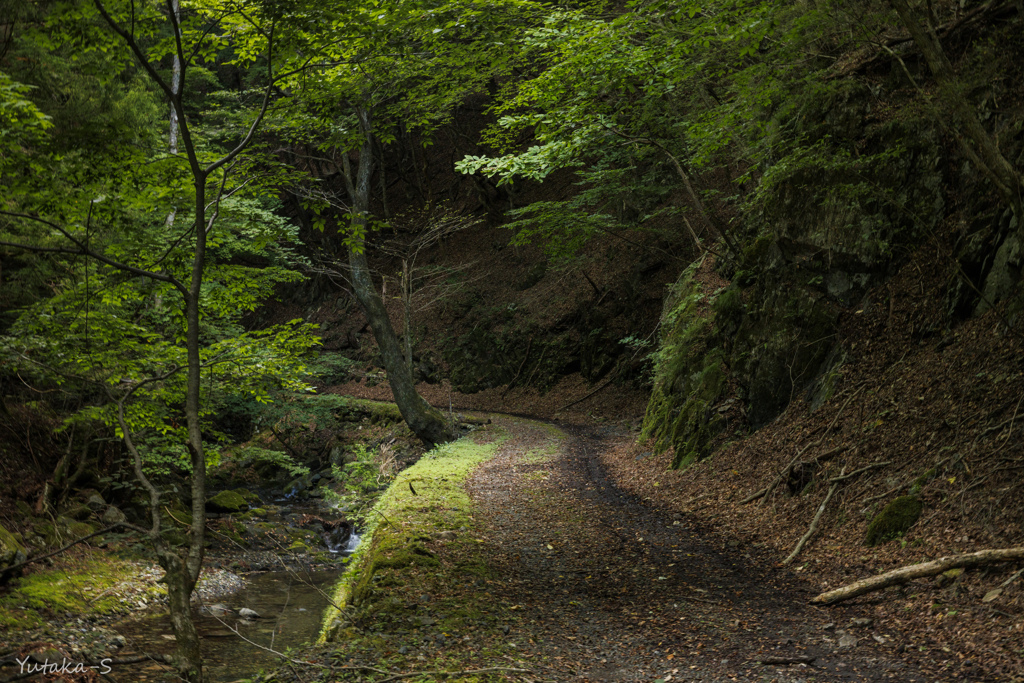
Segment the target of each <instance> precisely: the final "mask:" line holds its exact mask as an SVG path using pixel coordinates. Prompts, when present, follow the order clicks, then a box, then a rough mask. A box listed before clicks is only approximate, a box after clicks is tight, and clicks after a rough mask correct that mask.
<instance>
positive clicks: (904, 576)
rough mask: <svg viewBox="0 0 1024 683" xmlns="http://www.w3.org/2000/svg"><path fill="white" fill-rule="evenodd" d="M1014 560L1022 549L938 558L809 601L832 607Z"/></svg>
mask: <svg viewBox="0 0 1024 683" xmlns="http://www.w3.org/2000/svg"><path fill="white" fill-rule="evenodd" d="M1014 560H1024V547H1021V548H993V549H989V550H979V551H977V552H974V553H966V554H964V555H951V556H949V557H940V558H939V559H937V560H932V561H931V562H922V563H921V564H912V565H910V566H909V567H901V568H899V569H894V570H893V571H891V572H886V573H884V574H879V575H878V576H870V577H868V578H866V579H861V580H860V581H854V582H853V583H851V584H849V585H846V586H843V587H842V588H836V589H835V590H831V591H827V592H825V593H822V594H821V595H818V596H816V597H814V598H813V599H811V602H813V603H818V604H824V605H831V604H833V603H836V602H842V601H843V600H849V599H850V598H855V597H857V596H859V595H864V594H865V593H871V592H872V591H877V590H881V589H883V588H888V587H889V586H895V585H897V584H900V583H906V582H907V581H912V580H913V579H920V578H924V577H926V576H935V575H936V574H941V573H942V572H944V571H947V570H950V569H956V568H958V567H980V566H982V565H986V564H995V563H996V562H1012V561H1014Z"/></svg>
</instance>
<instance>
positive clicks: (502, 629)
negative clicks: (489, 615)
mask: <svg viewBox="0 0 1024 683" xmlns="http://www.w3.org/2000/svg"><path fill="white" fill-rule="evenodd" d="M509 630H510V629H509V627H508V624H505V625H504V626H502V627H501V632H502V633H504V634H505V635H506V636H507V635H508V632H509Z"/></svg>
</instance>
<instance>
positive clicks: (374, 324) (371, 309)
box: [342, 108, 455, 446]
mask: <svg viewBox="0 0 1024 683" xmlns="http://www.w3.org/2000/svg"><path fill="white" fill-rule="evenodd" d="M357 114H358V116H359V126H360V129H361V130H362V132H363V144H362V146H361V147H360V150H359V166H358V170H357V171H356V174H355V176H354V177H353V174H352V169H351V164H350V163H349V161H348V157H347V156H343V158H342V161H343V164H344V166H345V182H346V184H347V185H348V191H349V195H350V197H351V200H352V223H351V230H352V236H353V237H354V238H356V239H353V240H352V242H351V245H350V247H349V250H348V262H349V268H350V270H351V277H352V289H353V291H354V292H355V295H356V299H358V300H359V303H360V305H361V306H362V307H363V311H365V312H366V317H367V318H368V319H369V321H370V327H371V328H373V336H374V338H375V339H376V340H377V346H378V347H379V348H380V353H381V356H382V357H383V359H384V367H385V369H386V370H387V373H388V384H389V385H391V393H392V394H393V395H394V397H395V403H396V404H397V405H398V410H399V411H400V412H401V413H402V417H403V418H404V419H405V422H406V424H408V425H409V428H410V429H411V430H412V431H413V433H415V434H416V436H417V437H419V438H420V440H421V441H423V442H424V443H426V444H427V445H430V446H433V445H436V444H440V443H446V442H448V441H451V440H452V439H453V438H454V436H455V435H454V432H453V430H452V428H451V427H450V426H449V425H448V422H447V420H445V418H444V415H442V414H441V412H440V411H439V410H437V409H436V408H433V407H432V406H431V405H430V404H428V403H427V402H426V401H424V400H423V398H422V397H421V396H420V395H419V394H418V393H416V386H415V384H414V383H413V379H412V369H411V368H410V366H409V365H408V364H407V363H406V362H405V358H404V355H403V353H402V347H401V344H399V342H398V335H396V334H395V329H394V327H393V326H392V325H391V318H390V317H388V312H387V309H386V308H385V307H384V301H383V300H382V299H381V298H380V294H378V293H377V288H376V287H374V285H373V279H372V278H371V277H370V267H369V265H368V264H367V261H366V240H365V236H366V230H367V216H368V215H369V210H370V178H371V176H372V175H373V129H372V127H371V123H370V113H369V112H368V111H367V110H365V109H362V108H360V109H358V110H357Z"/></svg>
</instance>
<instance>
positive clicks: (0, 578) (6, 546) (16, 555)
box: [0, 525, 28, 584]
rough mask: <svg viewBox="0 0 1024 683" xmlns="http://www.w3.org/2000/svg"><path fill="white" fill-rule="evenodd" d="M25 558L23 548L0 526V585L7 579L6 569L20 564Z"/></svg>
mask: <svg viewBox="0 0 1024 683" xmlns="http://www.w3.org/2000/svg"><path fill="white" fill-rule="evenodd" d="M26 559H28V558H27V556H26V555H25V546H23V545H22V544H21V543H19V542H18V539H16V538H15V537H14V534H12V533H11V532H10V531H8V530H7V529H5V528H4V527H3V526H2V525H0V584H3V583H4V581H6V579H7V572H6V571H5V570H6V569H7V568H8V567H10V566H13V565H16V564H20V563H22V562H24V561H25V560H26Z"/></svg>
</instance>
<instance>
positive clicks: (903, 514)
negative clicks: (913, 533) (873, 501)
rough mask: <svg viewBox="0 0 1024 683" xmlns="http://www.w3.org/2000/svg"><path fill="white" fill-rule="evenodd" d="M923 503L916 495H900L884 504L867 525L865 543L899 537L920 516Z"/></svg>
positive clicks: (870, 543)
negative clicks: (883, 507)
mask: <svg viewBox="0 0 1024 683" xmlns="http://www.w3.org/2000/svg"><path fill="white" fill-rule="evenodd" d="M922 508H923V505H922V504H921V500H920V499H919V498H917V496H900V497H899V498H897V499H895V500H893V501H892V502H891V503H889V504H888V505H886V506H885V509H883V510H882V511H881V512H880V513H878V516H877V517H875V518H874V519H873V520H872V521H871V524H870V525H869V526H868V533H867V539H866V543H867V545H878V544H879V543H885V542H886V541H891V540H893V539H894V538H899V537H900V536H902V535H903V534H905V533H906V532H907V531H909V530H910V527H912V526H914V523H915V522H916V521H917V519H918V518H919V517H920V516H921V509H922Z"/></svg>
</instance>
